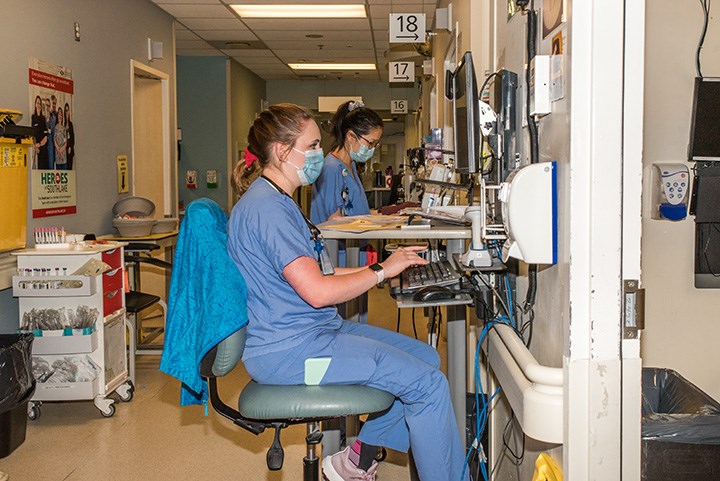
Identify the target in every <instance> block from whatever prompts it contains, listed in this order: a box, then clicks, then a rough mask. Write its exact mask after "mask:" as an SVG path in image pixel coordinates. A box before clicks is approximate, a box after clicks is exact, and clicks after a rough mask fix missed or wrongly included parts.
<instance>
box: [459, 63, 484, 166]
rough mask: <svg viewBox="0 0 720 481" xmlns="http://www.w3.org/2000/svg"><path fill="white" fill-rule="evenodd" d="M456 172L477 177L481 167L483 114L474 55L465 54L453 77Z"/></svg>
mask: <svg viewBox="0 0 720 481" xmlns="http://www.w3.org/2000/svg"><path fill="white" fill-rule="evenodd" d="M452 80H453V92H452V98H453V111H454V121H455V124H454V131H455V139H454V140H455V168H456V169H457V170H458V172H462V173H470V174H474V173H477V172H478V171H479V165H480V112H479V105H478V98H479V97H478V86H477V79H476V77H475V68H474V66H473V60H472V54H471V53H470V52H465V54H464V55H463V58H462V60H461V61H460V63H459V64H458V66H457V68H456V69H455V72H454V73H453V76H452Z"/></svg>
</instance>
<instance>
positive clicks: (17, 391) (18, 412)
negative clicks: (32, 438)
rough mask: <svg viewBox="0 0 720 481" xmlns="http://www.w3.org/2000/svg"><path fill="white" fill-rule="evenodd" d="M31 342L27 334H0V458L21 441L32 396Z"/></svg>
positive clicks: (30, 337) (29, 335)
mask: <svg viewBox="0 0 720 481" xmlns="http://www.w3.org/2000/svg"><path fill="white" fill-rule="evenodd" d="M32 342H33V335H32V334H29V333H23V334H0V458H4V457H6V456H9V455H10V453H12V452H13V451H15V449H17V448H18V446H20V445H21V444H22V443H23V442H24V441H25V432H26V430H27V419H28V415H27V413H28V402H29V401H30V398H31V397H32V395H33V393H34V392H35V379H34V378H33V375H32V364H31V356H32Z"/></svg>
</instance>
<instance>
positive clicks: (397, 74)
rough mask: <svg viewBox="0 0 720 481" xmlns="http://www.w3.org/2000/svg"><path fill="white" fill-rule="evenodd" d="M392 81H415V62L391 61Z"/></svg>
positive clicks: (389, 65)
mask: <svg viewBox="0 0 720 481" xmlns="http://www.w3.org/2000/svg"><path fill="white" fill-rule="evenodd" d="M388 68H389V69H390V82H414V81H415V62H390V63H389V64H388Z"/></svg>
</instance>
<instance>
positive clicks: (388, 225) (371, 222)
mask: <svg viewBox="0 0 720 481" xmlns="http://www.w3.org/2000/svg"><path fill="white" fill-rule="evenodd" d="M406 223H407V217H403V216H400V215H354V216H347V217H338V218H335V219H331V220H328V221H327V222H323V223H322V224H320V225H319V226H318V227H320V228H321V229H330V230H338V231H343V232H367V231H371V230H383V229H398V228H400V227H401V226H402V225H404V224H406Z"/></svg>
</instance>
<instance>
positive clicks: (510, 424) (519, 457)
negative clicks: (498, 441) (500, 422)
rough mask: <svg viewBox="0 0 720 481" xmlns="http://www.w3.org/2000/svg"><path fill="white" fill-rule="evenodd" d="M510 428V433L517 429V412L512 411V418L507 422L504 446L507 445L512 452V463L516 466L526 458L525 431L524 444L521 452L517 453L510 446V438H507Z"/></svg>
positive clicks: (503, 438) (503, 436) (523, 433)
mask: <svg viewBox="0 0 720 481" xmlns="http://www.w3.org/2000/svg"><path fill="white" fill-rule="evenodd" d="M509 427H510V428H511V429H510V433H511V434H512V432H513V431H514V429H515V412H514V411H510V418H509V419H508V422H507V424H505V428H504V429H503V435H502V440H503V446H505V449H506V450H507V451H508V452H509V453H510V456H511V457H512V458H513V459H512V463H513V464H514V465H515V466H520V465H521V464H522V462H523V459H524V458H525V432H522V444H521V448H520V454H515V451H514V450H513V449H512V448H511V447H510V445H509V444H508V442H509V440H508V438H507V433H508V428H509Z"/></svg>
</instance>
